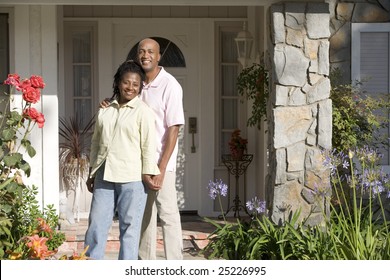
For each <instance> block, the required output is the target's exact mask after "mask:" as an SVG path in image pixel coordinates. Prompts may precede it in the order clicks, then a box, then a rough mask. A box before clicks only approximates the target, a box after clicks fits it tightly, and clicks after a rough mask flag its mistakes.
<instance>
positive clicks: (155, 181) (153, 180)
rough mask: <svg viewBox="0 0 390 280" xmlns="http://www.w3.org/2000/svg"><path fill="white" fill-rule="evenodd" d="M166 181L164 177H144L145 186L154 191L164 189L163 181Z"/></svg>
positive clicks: (145, 175)
mask: <svg viewBox="0 0 390 280" xmlns="http://www.w3.org/2000/svg"><path fill="white" fill-rule="evenodd" d="M163 179H164V175H161V174H160V175H147V174H144V175H143V178H142V180H143V182H144V184H145V185H146V186H147V187H148V188H149V189H150V190H153V191H159V190H160V189H161V187H162V181H163Z"/></svg>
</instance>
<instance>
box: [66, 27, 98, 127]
mask: <svg viewBox="0 0 390 280" xmlns="http://www.w3.org/2000/svg"><path fill="white" fill-rule="evenodd" d="M94 30H95V28H94V26H93V25H77V26H76V25H71V24H69V25H66V27H65V45H66V47H65V50H66V53H65V69H66V71H65V96H66V106H65V108H66V115H67V116H73V117H77V118H78V119H79V120H81V121H82V127H83V126H84V125H85V124H86V123H87V122H88V121H89V120H90V119H91V118H92V116H93V114H94V112H95V107H94V94H93V93H94V92H95V91H96V89H95V82H94V77H95V75H94V72H95V64H96V63H95V59H94V57H95V47H94V46H95V43H94V38H95V34H94Z"/></svg>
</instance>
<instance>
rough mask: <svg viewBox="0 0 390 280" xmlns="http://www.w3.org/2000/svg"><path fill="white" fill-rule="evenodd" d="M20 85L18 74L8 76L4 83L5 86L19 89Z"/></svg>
mask: <svg viewBox="0 0 390 280" xmlns="http://www.w3.org/2000/svg"><path fill="white" fill-rule="evenodd" d="M19 83H20V76H19V75H18V74H16V73H15V74H8V77H7V79H6V80H5V81H4V84H5V85H10V86H16V87H18V86H19Z"/></svg>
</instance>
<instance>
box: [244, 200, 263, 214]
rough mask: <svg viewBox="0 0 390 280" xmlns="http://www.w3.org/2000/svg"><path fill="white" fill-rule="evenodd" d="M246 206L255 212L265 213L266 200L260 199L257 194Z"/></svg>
mask: <svg viewBox="0 0 390 280" xmlns="http://www.w3.org/2000/svg"><path fill="white" fill-rule="evenodd" d="M246 208H247V209H248V210H249V211H250V212H252V213H254V214H256V213H257V214H261V213H265V211H266V202H265V201H263V200H260V199H258V198H257V196H255V197H254V198H252V199H251V200H249V201H247V202H246Z"/></svg>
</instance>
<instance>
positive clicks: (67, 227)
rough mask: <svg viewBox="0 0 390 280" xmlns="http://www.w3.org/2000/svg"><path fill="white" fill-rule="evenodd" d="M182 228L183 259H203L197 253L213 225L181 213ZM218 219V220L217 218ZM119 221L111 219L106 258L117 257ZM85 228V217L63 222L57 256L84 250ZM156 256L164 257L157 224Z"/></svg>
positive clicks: (159, 228) (160, 234) (205, 242)
mask: <svg viewBox="0 0 390 280" xmlns="http://www.w3.org/2000/svg"><path fill="white" fill-rule="evenodd" d="M181 220H182V230H183V245H184V259H189V260H190V259H205V257H204V256H203V255H201V254H199V251H200V250H201V249H203V248H204V247H205V246H206V245H207V243H208V240H207V237H208V236H209V235H210V233H212V232H213V230H214V229H215V227H214V226H213V225H211V224H209V223H207V222H205V221H204V220H203V219H202V218H201V217H199V216H192V215H191V216H187V215H183V216H182V217H181ZM217 221H218V220H217ZM118 225H119V223H118V222H117V221H113V223H112V227H111V230H110V233H109V237H108V241H107V246H106V256H105V258H106V259H117V258H118V252H119V228H118ZM86 230H87V219H81V220H80V222H78V223H77V222H76V223H74V224H66V223H63V224H62V226H61V231H62V232H64V233H65V236H66V241H65V242H64V244H63V245H62V246H61V247H60V248H59V251H58V253H57V256H61V255H64V254H66V255H71V254H72V253H73V252H78V253H81V252H82V251H83V250H84V236H85V231H86ZM157 239H158V240H157V257H158V259H165V258H164V249H163V240H162V231H161V226H160V225H159V224H158V234H157Z"/></svg>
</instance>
